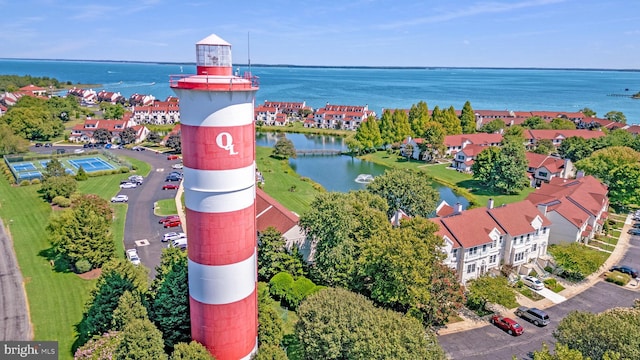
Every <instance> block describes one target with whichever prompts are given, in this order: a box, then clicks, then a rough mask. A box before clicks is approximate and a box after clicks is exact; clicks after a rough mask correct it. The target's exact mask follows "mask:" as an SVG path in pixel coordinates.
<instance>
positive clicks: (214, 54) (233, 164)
mask: <svg viewBox="0 0 640 360" xmlns="http://www.w3.org/2000/svg"><path fill="white" fill-rule="evenodd" d="M196 57H197V60H196V65H197V74H196V75H190V76H177V77H171V81H170V83H171V84H170V85H171V88H172V89H173V91H174V92H175V93H176V94H177V95H178V97H179V98H180V121H181V131H182V155H183V163H184V183H183V185H184V194H185V195H184V196H185V197H184V198H185V205H186V217H187V220H186V222H187V234H188V237H189V248H188V254H189V301H190V305H191V336H192V338H193V339H194V340H196V341H198V342H200V343H202V344H203V345H204V346H206V347H207V349H209V352H211V353H212V354H213V355H214V356H215V357H216V358H217V359H218V360H227V359H228V360H237V359H249V358H250V357H251V355H253V354H254V353H255V352H256V350H257V348H258V341H257V336H258V330H257V329H258V303H257V265H256V261H257V258H256V251H257V244H256V213H255V176H256V172H255V128H254V123H253V117H254V114H253V109H254V102H255V94H256V91H258V86H257V83H256V82H255V81H254V80H255V78H253V77H250V76H245V77H242V78H241V77H237V76H233V74H232V63H231V44H229V43H228V42H226V41H224V40H222V39H221V38H219V37H218V36H216V35H210V36H208V37H207V38H205V39H203V40H201V41H199V42H198V43H196Z"/></svg>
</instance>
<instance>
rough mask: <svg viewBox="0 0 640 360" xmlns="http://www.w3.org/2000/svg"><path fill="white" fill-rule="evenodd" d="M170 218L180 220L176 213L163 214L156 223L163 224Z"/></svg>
mask: <svg viewBox="0 0 640 360" xmlns="http://www.w3.org/2000/svg"><path fill="white" fill-rule="evenodd" d="M172 220H180V216H178V215H169V216H165V217H163V218H162V219H160V221H158V224H164V223H166V222H169V221H172Z"/></svg>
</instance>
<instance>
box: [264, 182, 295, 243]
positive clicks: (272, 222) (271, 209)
mask: <svg viewBox="0 0 640 360" xmlns="http://www.w3.org/2000/svg"><path fill="white" fill-rule="evenodd" d="M297 224H298V216H297V215H296V214H294V213H292V212H291V211H290V210H288V209H287V208H285V207H284V206H282V204H280V203H279V202H277V201H276V200H275V199H274V198H272V197H271V196H269V195H267V193H265V192H264V191H263V190H262V189H260V188H256V228H257V230H258V231H259V232H260V231H264V230H266V229H267V228H268V227H274V228H276V229H277V230H278V231H279V232H280V233H281V234H284V233H286V232H287V231H289V230H291V228H293V227H294V226H296V225H297Z"/></svg>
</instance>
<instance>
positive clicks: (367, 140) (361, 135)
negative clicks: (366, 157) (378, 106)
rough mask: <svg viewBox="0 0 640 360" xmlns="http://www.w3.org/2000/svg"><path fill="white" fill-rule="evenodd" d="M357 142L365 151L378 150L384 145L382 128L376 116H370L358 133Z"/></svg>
mask: <svg viewBox="0 0 640 360" xmlns="http://www.w3.org/2000/svg"><path fill="white" fill-rule="evenodd" d="M355 140H357V141H358V142H359V143H360V144H361V145H362V148H363V149H364V150H365V151H370V150H373V151H375V149H377V148H378V147H380V146H381V145H382V136H381V135H380V128H379V127H378V121H377V120H376V118H375V116H369V118H367V120H366V121H364V122H363V123H362V124H361V125H360V127H359V128H358V130H357V131H356V135H355Z"/></svg>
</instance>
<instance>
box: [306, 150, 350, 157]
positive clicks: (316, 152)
mask: <svg viewBox="0 0 640 360" xmlns="http://www.w3.org/2000/svg"><path fill="white" fill-rule="evenodd" d="M296 155H298V156H313V155H323V156H327V155H342V150H329V149H311V150H296Z"/></svg>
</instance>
